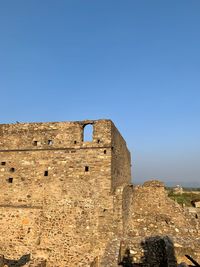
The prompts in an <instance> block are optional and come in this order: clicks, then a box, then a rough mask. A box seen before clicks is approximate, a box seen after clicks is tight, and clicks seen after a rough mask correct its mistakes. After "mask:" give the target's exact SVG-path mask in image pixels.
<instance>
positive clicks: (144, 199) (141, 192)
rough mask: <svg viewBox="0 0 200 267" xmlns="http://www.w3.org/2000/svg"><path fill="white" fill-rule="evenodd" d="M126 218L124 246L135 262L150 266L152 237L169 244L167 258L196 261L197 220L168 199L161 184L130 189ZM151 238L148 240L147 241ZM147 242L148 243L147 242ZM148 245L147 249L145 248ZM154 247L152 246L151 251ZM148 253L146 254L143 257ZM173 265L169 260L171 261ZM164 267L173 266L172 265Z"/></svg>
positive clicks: (199, 243)
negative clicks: (191, 257)
mask: <svg viewBox="0 0 200 267" xmlns="http://www.w3.org/2000/svg"><path fill="white" fill-rule="evenodd" d="M131 202H132V204H131V209H130V213H131V214H130V216H129V220H128V225H127V229H128V230H127V231H126V237H127V244H128V245H127V247H129V248H130V250H131V251H132V252H133V254H132V257H133V260H134V262H135V263H145V261H148V260H149V264H150V265H149V266H155V265H153V264H151V257H150V256H148V255H151V253H152V254H153V251H151V244H153V243H152V242H151V241H152V240H153V239H152V238H156V239H159V238H160V240H162V239H163V238H164V237H167V238H168V239H169V241H170V243H171V245H172V247H171V250H170V251H171V258H170V257H168V260H169V261H170V259H172V258H176V259H177V261H178V262H179V263H180V262H181V261H186V258H185V254H187V253H188V254H190V255H191V256H193V257H194V258H195V259H198V260H200V253H199V252H200V231H199V219H198V218H195V217H194V216H191V215H190V214H189V213H188V212H186V211H185V210H184V209H183V208H182V207H181V206H179V204H177V203H175V202H174V201H173V200H171V199H169V198H168V196H167V192H166V191H165V188H164V184H163V183H161V182H159V181H149V182H146V183H144V185H143V186H136V187H134V188H133V192H132V200H131ZM150 237H151V239H149V238H150ZM149 241H150V242H149ZM145 242H146V244H147V243H148V244H149V245H148V246H147V248H146V247H145ZM154 248H155V246H154V245H152V249H154ZM147 250H149V254H148V255H147V254H145V253H146V251H147ZM172 262H173V259H172ZM167 266H176V265H175V263H173V264H172V265H167Z"/></svg>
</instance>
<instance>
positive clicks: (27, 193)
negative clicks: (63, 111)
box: [0, 120, 130, 267]
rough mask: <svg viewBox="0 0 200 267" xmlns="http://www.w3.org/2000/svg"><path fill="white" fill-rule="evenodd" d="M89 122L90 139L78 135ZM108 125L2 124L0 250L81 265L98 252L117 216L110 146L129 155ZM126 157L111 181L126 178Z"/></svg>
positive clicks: (57, 264) (57, 265)
mask: <svg viewBox="0 0 200 267" xmlns="http://www.w3.org/2000/svg"><path fill="white" fill-rule="evenodd" d="M87 124H91V125H92V126H93V139H92V142H85V141H84V138H83V133H84V127H85V125H87ZM113 127H114V126H113V124H112V122H111V121H109V120H99V121H83V122H63V123H31V124H13V125H5V124H4V125H0V222H1V223H0V233H1V236H0V252H1V254H3V255H4V256H5V257H6V258H8V259H10V260H16V259H19V258H20V257H22V256H23V255H28V254H31V255H32V257H33V258H35V259H37V258H44V259H46V260H47V263H46V266H47V267H53V266H54V267H67V266H70V267H73V266H84V267H87V266H90V264H91V263H92V262H93V261H94V259H95V258H96V257H98V256H99V255H102V254H103V253H104V251H105V249H106V247H107V244H108V243H109V242H110V240H112V238H113V233H114V232H115V227H114V226H115V223H114V222H115V221H116V210H115V208H114V206H113V203H114V202H113V201H114V199H113V198H114V196H113V194H112V191H113V186H112V185H113V179H114V178H113V172H112V170H113V167H112V165H115V166H117V163H116V160H117V159H116V158H115V159H112V157H115V156H114V155H113V150H114V151H117V153H119V155H121V154H122V153H124V151H126V154H127V155H128V154H129V152H128V150H127V148H126V146H125V143H124V141H123V140H122V141H120V135H119V134H118V132H117V130H115V132H113ZM115 134H116V135H117V140H118V141H117V142H119V143H120V147H117V143H116V142H114V143H113V142H112V138H114V136H115ZM115 146H116V147H115ZM123 146H125V147H123ZM116 148H117V149H116ZM120 149H121V150H122V151H121V152H120ZM121 158H122V157H121ZM128 160H130V158H129V157H127V159H126V164H125V165H124V166H123V164H122V163H121V164H120V168H121V174H119V176H118V178H117V179H119V181H117V179H116V178H115V182H114V183H115V184H116V185H117V184H123V183H124V181H123V180H122V176H123V174H124V173H127V174H126V179H125V180H128V179H129V180H130V177H128V174H129V173H130V172H128V171H127V170H125V168H127V166H129V168H130V162H128Z"/></svg>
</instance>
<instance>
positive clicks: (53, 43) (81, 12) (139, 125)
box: [0, 0, 200, 185]
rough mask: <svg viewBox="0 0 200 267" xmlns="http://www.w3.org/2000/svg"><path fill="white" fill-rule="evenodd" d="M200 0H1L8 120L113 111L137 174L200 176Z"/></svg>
mask: <svg viewBox="0 0 200 267" xmlns="http://www.w3.org/2000/svg"><path fill="white" fill-rule="evenodd" d="M199 12H200V2H199V1H197V0H196V1H195V0H193V1H188V0H187V1H186V0H176V1H174V0H168V1H160V0H159V1H158V0H157V1H156V0H151V1H149V0H143V1H136V0H126V1H118V0H110V1H105V0H101V1H87V0H84V1H83V0H81V1H80V0H77V1H76V0H73V1H72V0H71V1H70V0H66V1H65V0H57V1H55V0H54V1H52V0H29V1H27V0H18V1H11V0H6V1H1V2H0V92H1V105H0V114H1V115H0V123H12V122H15V121H20V122H32V121H69V120H70V121H73V120H82V119H99V118H110V119H112V120H113V121H114V123H115V124H116V126H117V127H118V129H119V130H120V132H121V133H122V135H123V136H124V138H125V139H126V141H127V144H128V147H129V149H130V151H131V153H132V160H133V163H132V164H133V177H134V178H133V179H134V181H135V182H143V181H144V180H147V179H151V178H157V179H161V180H163V181H165V182H167V183H171V182H172V183H175V184H176V183H184V184H187V185H188V184H189V185H196V184H198V185H200V163H199V161H200V140H199V136H200V123H199V117H200V16H199Z"/></svg>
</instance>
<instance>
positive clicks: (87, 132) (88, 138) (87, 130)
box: [83, 124, 93, 142]
mask: <svg viewBox="0 0 200 267" xmlns="http://www.w3.org/2000/svg"><path fill="white" fill-rule="evenodd" d="M92 141H93V125H92V124H87V125H85V126H84V128H83V142H92Z"/></svg>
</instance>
